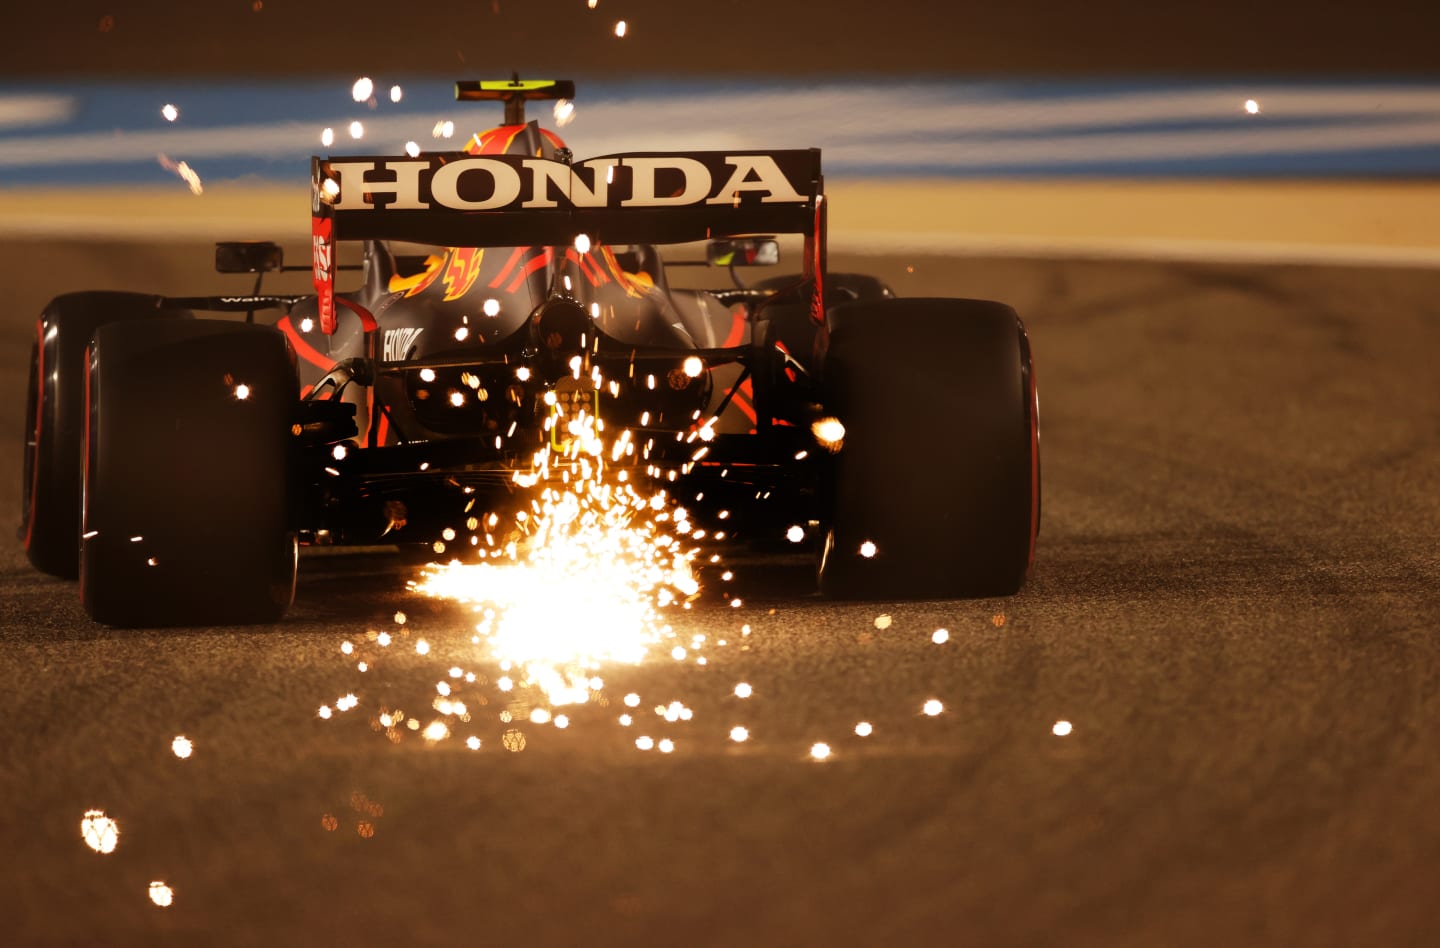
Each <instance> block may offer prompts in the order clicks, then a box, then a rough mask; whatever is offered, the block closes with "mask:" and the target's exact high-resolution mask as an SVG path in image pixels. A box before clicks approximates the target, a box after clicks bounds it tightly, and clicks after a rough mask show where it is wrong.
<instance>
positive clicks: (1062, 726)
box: [1050, 721, 1074, 737]
mask: <svg viewBox="0 0 1440 948" xmlns="http://www.w3.org/2000/svg"><path fill="white" fill-rule="evenodd" d="M1072 730H1074V728H1072V727H1071V726H1070V722H1069V721H1056V722H1055V725H1054V727H1052V728H1050V733H1051V734H1054V735H1055V736H1056V737H1066V736H1067V735H1069V733H1070V732H1071V731H1072Z"/></svg>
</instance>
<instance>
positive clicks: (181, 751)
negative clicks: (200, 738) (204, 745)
mask: <svg viewBox="0 0 1440 948" xmlns="http://www.w3.org/2000/svg"><path fill="white" fill-rule="evenodd" d="M170 750H172V751H174V753H175V756H176V757H179V758H180V759H181V760H186V759H187V758H189V756H190V755H191V754H192V753H194V751H195V745H194V744H192V743H191V742H190V738H188V737H186V736H185V735H184V734H178V735H176V737H175V740H173V741H171V742H170Z"/></svg>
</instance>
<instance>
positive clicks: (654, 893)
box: [0, 241, 1440, 946]
mask: <svg viewBox="0 0 1440 948" xmlns="http://www.w3.org/2000/svg"><path fill="white" fill-rule="evenodd" d="M0 259H3V260H5V261H6V263H5V282H6V284H7V285H9V286H10V287H12V292H11V293H10V294H9V297H10V301H11V302H10V306H9V308H8V310H7V312H6V313H5V314H4V316H3V321H0V341H3V346H0V404H4V405H6V406H9V409H8V410H7V411H6V412H5V413H4V415H3V417H0V436H3V437H0V444H3V445H5V447H4V453H5V456H6V457H8V458H9V460H0V471H7V470H8V471H9V472H11V473H12V474H13V473H17V472H18V469H19V467H20V458H19V441H20V418H19V413H20V406H21V405H23V392H22V387H23V385H24V375H23V373H24V369H25V367H24V362H23V360H24V358H25V353H26V351H27V350H28V336H29V333H30V332H31V326H32V325H33V323H32V319H33V316H34V313H35V312H36V311H37V309H38V306H39V305H40V303H41V302H42V301H43V299H44V298H45V297H46V296H48V295H49V294H50V293H52V292H54V291H56V290H59V289H68V288H73V287H79V286H98V285H110V286H125V285H133V286H138V287H143V288H146V289H156V290H162V291H168V290H177V291H178V290H194V289H196V284H197V280H196V279H195V278H193V277H192V278H190V279H186V278H185V275H186V274H187V272H190V273H193V274H196V275H198V276H199V278H200V280H199V282H200V283H201V286H205V285H208V282H207V281H206V278H204V277H203V273H204V267H205V264H206V261H207V252H206V248H204V247H162V246H114V247H105V246H87V245H83V244H81V245H75V244H56V243H46V242H43V241H29V242H23V243H20V242H16V243H12V244H11V245H10V246H6V247H4V248H3V254H0ZM861 265H864V266H865V268H867V269H871V270H873V271H876V272H878V273H880V274H881V275H883V276H886V277H887V278H889V279H890V280H891V281H892V282H893V283H894V284H895V285H896V287H897V288H898V289H899V290H900V291H901V292H902V293H903V294H906V295H920V294H930V293H945V294H953V295H974V296H983V297H995V298H1000V299H1006V300H1009V301H1011V302H1013V303H1014V304H1015V305H1016V306H1017V307H1018V308H1019V309H1020V310H1021V311H1022V312H1023V313H1024V314H1025V316H1026V317H1027V319H1028V322H1029V327H1030V331H1031V334H1032V338H1033V341H1034V346H1035V351H1036V357H1037V359H1038V370H1039V380H1040V385H1041V400H1042V419H1043V439H1044V441H1043V443H1044V464H1045V497H1044V517H1045V519H1044V525H1043V531H1042V535H1041V540H1040V547H1039V552H1038V560H1037V565H1036V569H1035V573H1034V576H1033V579H1032V581H1031V583H1030V584H1029V586H1028V587H1027V588H1026V589H1025V590H1024V591H1023V592H1022V593H1021V594H1020V595H1018V596H1016V597H1014V598H1012V599H1009V600H1004V601H977V602H930V603H865V604H849V605H835V604H831V603H827V602H824V601H821V600H818V599H816V598H813V597H812V596H810V595H809V593H808V587H807V584H806V576H805V570H804V568H803V567H801V568H789V569H780V568H776V567H774V566H765V565H762V564H755V565H752V566H745V565H740V566H737V571H738V573H739V576H738V577H737V581H736V583H735V584H734V585H733V586H732V587H731V588H732V589H733V590H734V591H735V592H736V593H737V594H739V595H740V596H742V597H743V599H744V605H743V606H742V607H741V608H739V609H734V608H731V607H729V606H727V605H726V604H725V603H724V602H723V600H722V599H721V598H720V597H719V596H715V597H713V598H712V597H707V598H706V599H705V600H704V601H703V603H702V606H701V607H700V608H699V609H698V610H697V611H696V612H695V613H694V614H693V615H692V616H686V617H684V621H683V623H682V625H683V626H684V627H685V628H687V629H691V628H693V629H694V630H696V631H701V632H705V633H708V634H709V635H710V636H711V637H712V640H713V639H717V638H719V637H722V636H723V637H725V638H727V640H728V641H729V645H728V646H726V647H724V648H720V647H716V648H712V649H710V650H709V651H708V652H707V654H708V655H709V656H710V663H709V664H708V665H707V666H705V667H699V666H697V665H695V664H694V663H685V664H679V663H676V662H673V661H671V660H669V659H668V658H661V659H657V660H652V661H650V662H648V663H647V664H645V665H643V666H641V667H640V668H638V669H628V670H627V669H618V668H617V669H612V670H607V672H606V686H605V692H604V693H605V695H606V697H607V699H608V700H609V701H610V706H609V707H608V708H600V707H598V706H595V705H591V706H588V707H587V708H586V709H584V710H581V711H577V712H575V713H574V715H573V718H574V720H573V721H572V724H571V726H570V727H569V728H568V729H566V730H564V731H560V730H557V729H556V728H554V727H553V725H551V726H536V725H529V724H522V725H518V726H519V727H520V728H521V729H522V730H523V731H524V733H525V734H526V736H527V738H528V743H527V745H526V748H525V749H524V750H523V751H521V752H507V751H506V750H505V749H504V748H503V746H502V740H501V737H500V733H501V725H500V724H499V723H498V721H497V722H494V723H493V724H491V725H486V726H485V727H484V728H483V729H478V728H477V730H478V732H479V733H481V734H482V735H483V737H484V743H483V745H482V747H481V749H480V750H479V751H474V752H472V751H469V750H467V749H465V748H464V747H463V746H461V745H460V744H459V743H458V741H455V740H451V741H448V742H444V743H441V744H439V745H436V746H433V747H427V746H424V744H425V742H424V741H422V740H419V739H417V738H414V737H413V736H411V737H409V738H407V739H406V740H404V741H403V742H402V743H400V744H398V745H392V744H391V743H390V742H389V741H387V740H386V738H385V737H384V736H383V735H382V734H379V733H377V732H375V731H373V730H372V729H371V727H370V726H369V724H368V723H367V719H368V717H369V716H373V713H374V708H375V707H376V702H378V701H382V700H383V701H388V702H390V703H391V705H392V706H394V705H396V704H407V705H411V706H414V707H417V708H420V709H422V710H423V707H424V705H425V704H426V703H427V702H428V701H429V698H430V697H431V696H433V693H434V692H433V687H434V683H435V681H436V680H437V679H439V678H442V677H444V668H445V667H446V664H447V658H446V655H445V653H448V652H450V651H452V650H453V649H456V648H460V644H461V643H463V637H464V635H465V630H466V627H467V623H466V619H465V614H464V613H463V612H461V611H460V610H457V609H455V608H453V607H447V606H443V605H440V604H435V603H428V602H424V601H420V600H417V599H415V598H414V597H413V596H409V595H407V594H406V593H405V592H404V591H403V582H404V579H405V578H406V576H407V575H408V574H407V572H406V569H405V567H403V566H402V565H401V564H399V563H397V562H395V561H394V560H393V559H387V558H385V557H362V558H349V559H338V558H333V557H331V558H309V559H306V560H305V561H304V562H303V563H302V576H301V588H300V597H299V601H298V603H297V605H296V608H295V609H294V611H293V614H292V615H291V617H290V618H289V619H288V620H287V621H285V622H284V623H283V624H281V625H280V626H278V627H275V628H260V629H183V630H171V631H164V632H116V631H109V630H106V629H104V628H99V627H96V626H95V625H92V624H91V623H89V622H88V621H87V620H86V619H85V617H84V615H83V614H82V613H81V611H80V608H79V605H78V603H77V601H76V598H75V594H74V589H73V587H72V586H70V585H68V584H65V583H62V582H58V581H54V580H50V579H45V578H41V577H39V576H37V575H36V574H34V573H33V572H31V571H30V570H29V569H28V567H27V565H26V563H25V561H24V557H23V554H22V552H21V550H20V547H19V545H18V543H15V542H13V541H9V540H6V541H4V542H3V543H0V602H3V606H0V610H3V611H0V630H3V631H0V721H3V722H4V724H5V757H4V759H5V763H4V765H3V767H0V818H3V823H0V825H3V850H4V868H3V870H0V942H3V943H4V944H7V945H46V944H67V945H68V944H74V945H81V944H84V945H95V944H106V945H131V944H133V945H162V944H177V945H195V944H236V945H262V944H263V945H289V944H317V945H318V944H336V945H390V944H477V945H478V944H511V943H523V944H528V945H552V944H553V945H576V944H589V945H609V944H615V945H619V944H628V945H652V944H653V945H737V944H763V945H881V944H886V945H957V944H958V945H996V944H1018V945H1030V944H1034V945H1046V944H1053V945H1060V944H1063V945H1146V946H1151V945H1215V944H1244V945H1261V944H1264V945H1300V944H1303V945H1426V944H1434V943H1436V940H1437V937H1440V910H1437V908H1436V903H1435V899H1434V896H1435V893H1436V891H1437V881H1440V808H1437V807H1436V804H1435V801H1436V796H1435V788H1436V787H1437V786H1440V755H1437V753H1436V750H1435V748H1436V738H1435V735H1436V734H1437V733H1440V644H1437V640H1436V635H1437V630H1440V592H1437V589H1440V553H1437V550H1440V437H1437V436H1440V385H1437V384H1436V382H1435V355H1436V353H1440V273H1437V272H1434V271H1425V270H1403V269H1391V270H1373V269H1359V268H1328V269H1327V268H1315V267H1271V268H1265V267H1252V266H1240V265H1206V264H1196V263H1191V264H1178V263H1144V262H1063V261H1044V260H1036V261H1023V260H1013V261H1005V260H965V259H941V258H927V257H907V258H873V259H869V260H865V261H856V260H849V261H846V260H839V261H836V266H837V268H838V267H855V266H861ZM912 268H913V270H912ZM17 286H18V292H15V290H14V288H16V287H17ZM897 486H899V482H898V481H897ZM17 508H18V484H17V480H16V479H14V478H13V477H12V478H6V479H4V480H0V510H3V511H6V514H5V518H6V522H8V523H11V524H13V523H15V522H16V520H17V518H16V516H15V511H16V510H17ZM7 533H8V529H7ZM563 607H564V600H563V595H561V596H557V598H556V608H557V609H563ZM402 609H403V610H405V611H406V612H407V613H408V614H409V622H408V623H407V625H406V627H405V628H406V629H408V630H410V631H411V632H412V635H417V636H418V635H422V634H423V635H424V636H425V637H427V638H428V639H430V640H431V641H433V642H435V643H436V652H437V653H440V654H438V655H435V656H431V659H430V660H422V659H421V658H420V657H419V656H415V655H413V653H410V654H408V655H400V654H396V655H394V656H392V657H390V658H387V659H386V660H385V662H383V663H382V664H380V665H379V666H377V669H375V674H373V675H372V677H371V678H369V679H364V678H363V677H362V676H361V675H359V674H358V673H357V672H356V670H355V669H354V667H353V664H352V658H347V657H345V656H343V655H342V654H341V652H340V643H341V642H342V640H346V639H349V640H352V641H355V642H358V643H364V634H365V632H366V630H382V629H390V630H392V631H394V630H397V627H396V626H395V625H394V623H393V620H392V618H391V616H392V614H393V613H394V612H395V611H396V610H402ZM882 614H885V615H889V616H891V617H892V622H891V624H890V625H889V627H888V628H884V629H881V628H877V622H876V619H877V617H879V616H881V615H882ZM999 617H1003V621H1002V619H1001V618H999ZM742 623H748V624H749V625H750V626H751V627H752V629H753V632H752V635H750V636H749V637H748V638H742V637H741V636H740V635H739V631H738V630H739V627H740V625H741V624H742ZM882 624H883V623H882ZM941 626H943V627H945V628H948V629H949V630H950V633H951V638H950V640H949V642H947V643H946V644H943V645H937V644H934V643H933V642H932V641H931V633H932V631H933V630H934V629H936V628H937V627H941ZM397 634H398V632H397ZM742 643H743V644H745V645H748V649H745V650H742V648H741V645H742ZM366 647H370V646H366ZM466 661H470V659H468V658H467V659H466ZM474 664H475V665H476V667H479V663H478V662H477V663H474ZM492 674H493V670H492ZM739 681H746V682H748V683H750V684H751V685H752V686H753V688H754V694H753V696H752V697H750V698H748V699H744V700H742V699H739V698H737V697H735V696H734V695H733V693H732V687H733V686H734V684H735V683H736V682H739ZM352 690H353V691H355V692H356V693H357V694H358V695H359V696H360V697H361V699H362V704H361V707H359V708H357V709H356V710H354V711H350V712H346V713H345V714H341V715H337V716H336V717H335V718H334V719H332V720H328V721H326V720H321V719H319V718H318V717H317V713H316V711H317V708H318V707H319V706H320V705H321V704H323V703H333V702H334V701H335V699H336V698H337V697H338V696H340V695H343V694H345V693H347V692H349V691H352ZM629 691H635V692H638V693H640V694H641V695H642V696H643V698H644V701H643V703H642V706H641V709H640V710H639V711H637V712H636V713H637V717H638V718H640V719H641V722H642V723H639V724H637V725H636V726H634V727H632V728H628V729H627V728H623V727H621V726H619V725H618V724H617V723H616V722H615V716H616V714H617V712H618V711H620V710H623V709H622V708H620V707H619V701H618V697H619V696H620V695H623V694H625V693H626V692H629ZM932 697H933V698H938V699H939V700H941V701H942V702H943V703H944V709H945V710H944V712H943V713H942V714H940V715H939V716H936V717H927V716H925V715H923V714H921V712H920V709H921V706H922V703H923V702H924V701H926V700H927V699H929V698H932ZM673 699H678V700H682V701H683V702H684V703H685V704H686V705H688V706H689V707H691V708H693V710H694V718H693V720H691V721H689V722H679V723H676V724H674V725H671V724H666V723H665V722H664V721H663V720H661V719H660V718H658V717H656V716H655V715H654V714H653V712H652V711H651V710H650V706H652V705H654V704H664V703H668V702H669V701H670V700H673ZM496 706H498V705H496ZM496 706H492V707H491V708H490V709H489V711H490V712H491V713H493V712H494V710H495V707H496ZM492 720H493V719H492ZM860 720H867V721H870V722H872V723H873V725H874V733H873V734H872V735H871V736H870V737H868V738H860V737H857V736H855V735H854V734H853V732H852V729H853V727H854V725H855V724H856V722H858V721H860ZM1057 720H1067V721H1070V722H1072V724H1073V732H1072V733H1070V734H1069V735H1068V736H1064V737H1059V736H1056V735H1054V734H1053V733H1052V726H1053V725H1054V724H1055V722H1056V721H1057ZM736 724H741V725H745V726H747V727H748V728H749V729H750V733H751V740H750V741H749V742H747V743H745V744H743V745H739V744H734V743H732V742H730V741H729V740H727V737H726V735H727V733H728V731H729V729H730V727H732V726H733V725H736ZM182 733H183V734H185V735H186V736H187V737H189V738H190V739H191V740H192V741H193V742H194V747H195V750H194V754H193V756H192V757H191V758H190V759H188V760H180V759H178V758H177V757H175V756H174V754H173V753H172V751H171V739H172V738H173V737H174V736H175V735H177V734H182ZM639 733H645V734H648V735H650V736H652V737H654V738H656V739H659V738H660V737H663V736H670V737H672V738H673V739H674V740H675V742H676V746H675V750H674V752H673V753H672V754H668V755H662V754H660V753H659V751H658V750H651V751H649V752H642V751H640V750H637V749H636V747H635V745H634V743H633V740H634V738H635V737H636V736H637V735H638V734H639ZM816 741H827V742H829V743H830V745H831V746H832V747H833V748H834V755H833V757H832V758H831V759H830V760H827V761H824V762H816V761H812V760H809V759H808V758H807V754H808V749H809V748H810V746H811V745H812V744H813V743H814V742H816ZM377 805H378V807H379V808H380V809H378V810H377V809H376V807H377ZM90 808H102V809H104V810H105V811H106V812H107V813H108V814H109V815H110V816H112V817H114V818H115V819H117V820H118V821H119V826H120V831H121V836H120V840H119V845H118V847H117V848H116V850H115V851H114V852H113V853H112V854H110V855H99V854H97V853H95V852H92V851H90V850H89V849H87V848H86V846H85V845H84V844H83V843H82V840H81V834H80V829H79V824H80V820H81V817H82V815H83V814H84V812H85V811H86V810H87V809H90ZM327 817H328V818H333V820H334V823H333V825H334V826H335V828H334V829H333V830H331V829H327V828H326V827H327V825H330V824H329V820H328V819H327ZM366 824H368V825H369V827H370V829H369V832H371V833H372V835H369V836H366V835H364V832H365V826H366ZM152 880H164V881H165V882H166V883H168V884H169V885H170V886H171V887H173V889H174V892H175V899H174V904H173V905H172V906H171V907H170V908H168V909H160V908H157V907H156V906H155V905H152V904H151V902H150V901H149V899H148V897H147V894H146V893H147V887H148V885H149V883H150V882H151V881H152Z"/></svg>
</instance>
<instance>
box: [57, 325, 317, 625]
mask: <svg viewBox="0 0 1440 948" xmlns="http://www.w3.org/2000/svg"><path fill="white" fill-rule="evenodd" d="M87 392H88V402H89V413H88V419H89V426H88V429H87V430H86V433H85V459H86V462H85V471H84V505H83V509H84V523H83V533H82V544H81V569H80V592H81V599H82V601H83V603H84V605H85V609H86V611H87V612H89V613H90V615H91V616H92V617H94V618H95V619H96V620H98V621H100V622H104V623H106V624H107V625H118V626H155V625H186V624H190V625H198V624H229V623H249V622H273V621H275V620H277V619H279V618H280V616H281V615H283V614H284V612H285V610H286V609H287V608H288V607H289V605H290V602H291V600H292V599H293V598H294V590H295V567H296V544H295V536H294V533H293V531H292V530H291V527H290V519H291V518H290V497H291V478H290V464H289V453H290V440H291V435H290V425H291V423H292V418H293V416H294V410H295V405H296V403H297V400H298V398H299V392H298V383H297V381H296V376H295V369H294V365H293V363H292V361H291V356H290V352H289V346H288V344H287V343H286V341H285V338H284V336H282V335H281V334H280V333H279V332H277V331H276V330H274V329H270V328H268V327H262V326H252V325H246V324H243V323H234V322H228V321H222V320H194V321H185V322H174V323H141V324H120V325H111V326H105V327H103V328H101V329H100V330H99V331H98V332H96V334H95V341H94V343H93V345H92V346H91V350H90V362H89V377H88V389H87Z"/></svg>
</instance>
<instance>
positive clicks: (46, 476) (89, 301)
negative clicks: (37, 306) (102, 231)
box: [20, 290, 190, 579]
mask: <svg viewBox="0 0 1440 948" xmlns="http://www.w3.org/2000/svg"><path fill="white" fill-rule="evenodd" d="M160 303H161V298H160V297H158V296H148V295H145V294H143V293H122V292H114V291H108V290H100V291H91V292H86V293H68V294H66V295H64V296H58V297H56V298H55V299H53V300H51V301H50V303H49V305H47V306H46V307H45V309H44V311H43V312H42V313H41V314H40V319H39V320H38V321H37V322H36V338H35V344H34V345H33V346H31V348H30V387H29V389H28V390H27V391H28V396H27V403H26V406H25V451H24V465H25V466H24V472H23V474H22V479H21V492H20V501H21V513H20V518H21V519H20V539H21V542H23V543H24V545H25V554H26V556H28V557H29V559H30V562H31V564H32V565H33V566H34V567H35V568H36V569H38V570H40V571H41V572H44V573H49V574H51V575H53V576H60V577H63V578H66V579H74V578H75V577H76V576H77V575H79V571H80V450H81V445H80V441H81V438H82V436H83V434H84V428H85V418H84V415H85V347H86V346H88V345H89V344H90V337H91V336H92V335H94V333H95V330H96V329H98V328H100V327H101V326H103V325H105V324H106V323H113V322H133V321H136V320H149V319H179V318H184V317H188V316H189V315H190V314H189V313H188V312H185V311H183V310H164V309H161V308H160Z"/></svg>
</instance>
